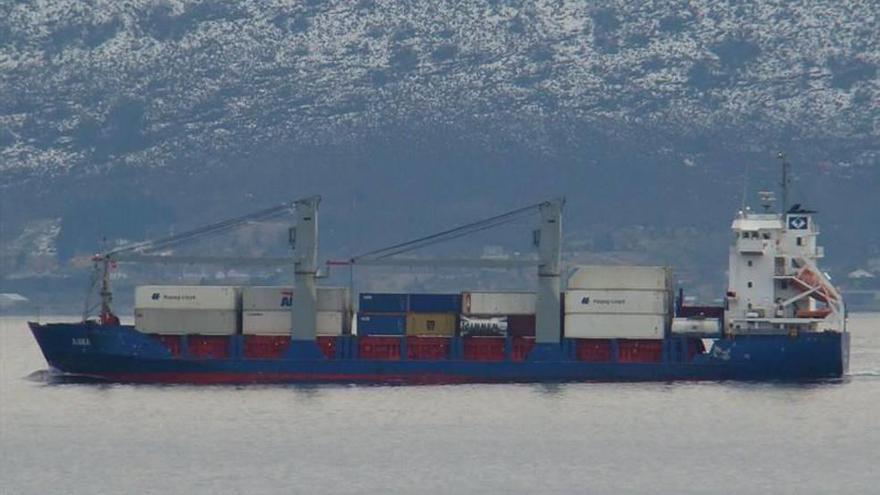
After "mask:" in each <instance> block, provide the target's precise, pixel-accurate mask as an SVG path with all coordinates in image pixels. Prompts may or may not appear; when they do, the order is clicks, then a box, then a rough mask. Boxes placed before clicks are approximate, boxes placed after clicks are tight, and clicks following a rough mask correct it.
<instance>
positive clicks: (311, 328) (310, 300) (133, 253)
mask: <svg viewBox="0 0 880 495" xmlns="http://www.w3.org/2000/svg"><path fill="white" fill-rule="evenodd" d="M320 202H321V198H320V197H319V196H312V197H308V198H304V199H299V200H296V201H293V202H289V203H282V204H281V205H278V206H274V207H272V208H267V209H265V210H260V211H257V212H254V213H250V214H247V215H244V216H241V217H237V218H233V219H230V220H225V221H222V222H218V223H215V224H211V225H208V226H206V227H202V228H199V229H194V230H191V231H187V232H184V233H181V234H176V235H173V236H170V237H166V238H162V239H158V240H155V241H145V242H140V243H134V244H131V245H127V246H123V247H120V248H118V249H114V250H112V251H108V252H106V253H102V254H98V255H95V256H94V258H93V261H94V262H95V267H96V273H97V271H98V267H99V265H100V266H102V267H103V270H102V280H101V290H100V295H101V313H100V315H101V316H100V317H101V321H102V323H104V324H113V323H118V318H116V316H115V315H114V314H113V312H112V307H111V304H112V301H113V296H112V292H111V289H110V277H109V271H110V267H111V266H112V264H114V263H117V262H137V263H183V264H191V263H200V264H220V265H239V266H289V265H290V264H291V261H292V262H293V265H294V286H295V287H296V292H295V293H294V297H293V304H292V307H291V328H292V331H291V339H292V340H294V341H300V342H312V343H314V342H315V318H316V306H317V303H316V292H315V291H316V289H315V279H316V278H317V276H318V206H319V204H320ZM564 205H565V200H564V199H562V198H558V199H554V200H550V201H544V202H541V203H537V204H534V205H530V206H526V207H524V208H519V209H516V210H512V211H509V212H507V213H503V214H501V215H496V216H494V217H490V218H487V219H484V220H480V221H477V222H473V223H470V224H467V225H464V226H461V227H456V228H454V229H450V230H446V231H443V232H439V233H436V234H432V235H429V236H426V237H421V238H418V239H415V240H412V241H407V242H403V243H399V244H395V245H392V246H388V247H386V248H382V249H378V250H375V251H370V252H368V253H364V254H361V255H359V256H354V257H352V258H350V259H348V260H345V261H328V262H327V266H328V268H329V267H331V266H345V265H348V266H353V265H361V266H429V267H448V266H458V267H474V268H523V267H528V266H534V267H537V268H538V290H537V304H536V326H537V332H536V338H535V340H536V348H535V352H533V354H532V355H534V356H538V357H539V358H540V356H544V355H546V356H547V357H550V358H552V357H553V356H554V355H555V353H558V344H559V341H560V336H561V331H560V321H559V320H560V318H559V315H560V307H561V302H560V297H559V294H560V274H561V239H562V208H563V206H564ZM291 210H294V211H295V213H296V223H295V226H294V227H293V228H292V229H291V230H290V238H289V241H290V244H291V247H292V248H293V251H294V256H293V259H292V260H291V258H288V257H283V258H253V257H252V258H248V257H216V256H214V257H210V256H176V255H161V254H155V251H157V250H159V249H166V248H169V247H173V246H177V245H179V244H182V243H184V242H189V241H191V240H194V239H199V238H203V237H206V236H211V235H217V234H220V233H224V232H227V231H229V230H232V229H234V228H237V227H239V226H241V225H243V224H245V223H248V222H253V221H259V220H266V219H269V218H274V217H277V216H281V215H283V214H287V213H289V212H290V211H291ZM535 212H538V213H539V214H540V217H541V220H540V225H539V227H538V229H536V230H534V231H533V243H534V245H535V247H537V248H538V257H537V258H535V259H514V260H492V259H479V258H436V259H426V258H403V257H398V255H400V254H404V253H407V252H410V251H413V250H416V249H419V248H422V247H425V246H429V245H433V244H437V243H440V242H445V241H449V240H452V239H456V238H459V237H464V236H467V235H470V234H474V233H477V232H481V231H484V230H487V229H491V228H494V227H498V226H500V225H504V224H506V223H509V222H512V221H514V220H516V219H518V218H521V217H522V216H525V215H529V214H533V213H535ZM88 310H89V305H88V302H87V303H86V311H84V315H83V319H84V320H85V319H86V318H87V316H88V312H89V311H88ZM294 349H297V350H298V352H302V353H303V355H302V357H306V358H309V357H315V356H319V355H320V351H319V350H318V349H317V347H316V346H314V345H313V346H295V347H294Z"/></svg>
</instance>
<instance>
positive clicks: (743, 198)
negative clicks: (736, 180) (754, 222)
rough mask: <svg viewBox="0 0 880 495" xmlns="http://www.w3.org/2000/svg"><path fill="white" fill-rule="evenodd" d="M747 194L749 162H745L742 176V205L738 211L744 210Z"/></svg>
mask: <svg viewBox="0 0 880 495" xmlns="http://www.w3.org/2000/svg"><path fill="white" fill-rule="evenodd" d="M748 194H749V164H748V163H746V172H745V175H744V176H743V194H742V206H741V207H740V211H746V197H747V196H748Z"/></svg>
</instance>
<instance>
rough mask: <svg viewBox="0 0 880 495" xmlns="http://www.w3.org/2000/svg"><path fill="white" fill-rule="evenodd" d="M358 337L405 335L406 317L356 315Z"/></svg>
mask: <svg viewBox="0 0 880 495" xmlns="http://www.w3.org/2000/svg"><path fill="white" fill-rule="evenodd" d="M357 333H358V335H406V315H405V314H404V315H389V314H379V315H377V314H364V313H358V319H357Z"/></svg>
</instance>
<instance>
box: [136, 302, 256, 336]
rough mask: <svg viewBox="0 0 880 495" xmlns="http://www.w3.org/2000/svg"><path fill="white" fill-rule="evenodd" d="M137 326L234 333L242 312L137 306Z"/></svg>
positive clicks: (184, 332)
mask: <svg viewBox="0 0 880 495" xmlns="http://www.w3.org/2000/svg"><path fill="white" fill-rule="evenodd" d="M134 327H135V329H136V330H138V331H139V332H143V333H160V334H166V335H187V334H201V335H232V334H235V333H238V329H239V312H238V311H237V310H235V309H232V310H219V309H213V310H205V309H157V308H136V309H135V310H134Z"/></svg>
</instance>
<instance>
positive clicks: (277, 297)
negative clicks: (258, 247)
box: [241, 286, 351, 312]
mask: <svg viewBox="0 0 880 495" xmlns="http://www.w3.org/2000/svg"><path fill="white" fill-rule="evenodd" d="M293 294H294V290H293V288H292V287H270V286H256V287H243V288H242V290H241V306H242V309H243V310H244V311H280V310H287V311H290V308H291V307H292V306H293ZM315 295H316V296H315V297H316V299H317V300H316V307H317V310H318V311H341V312H345V311H351V302H350V299H349V291H348V288H347V287H317V288H316V290H315Z"/></svg>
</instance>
